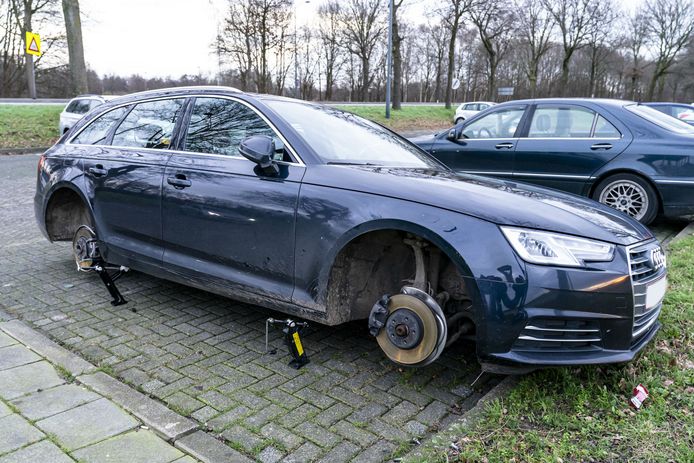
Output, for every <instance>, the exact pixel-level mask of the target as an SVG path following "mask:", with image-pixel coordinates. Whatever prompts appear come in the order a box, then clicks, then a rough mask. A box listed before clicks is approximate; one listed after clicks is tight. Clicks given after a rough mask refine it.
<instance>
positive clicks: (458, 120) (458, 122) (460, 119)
mask: <svg viewBox="0 0 694 463" xmlns="http://www.w3.org/2000/svg"><path fill="white" fill-rule="evenodd" d="M464 120H465V119H463V118H462V117H459V118H458V119H456V120H455V125H458V124H460V123H461V122H463V121H464Z"/></svg>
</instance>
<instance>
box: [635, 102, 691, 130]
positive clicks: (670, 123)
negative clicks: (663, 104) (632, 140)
mask: <svg viewBox="0 0 694 463" xmlns="http://www.w3.org/2000/svg"><path fill="white" fill-rule="evenodd" d="M625 108H626V109H627V111H630V112H632V113H634V114H636V115H637V116H640V117H642V118H643V119H646V120H647V121H649V122H652V123H654V124H655V125H657V126H658V127H661V128H663V129H665V130H669V131H670V132H675V133H686V134H694V127H692V126H690V125H688V124H687V123H686V122H682V121H680V120H678V119H675V118H674V117H672V116H668V115H667V114H663V113H661V112H660V111H657V110H655V109H653V108H650V107H648V106H644V105H639V104H630V105H627V106H625Z"/></svg>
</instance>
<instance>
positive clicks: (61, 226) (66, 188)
mask: <svg viewBox="0 0 694 463" xmlns="http://www.w3.org/2000/svg"><path fill="white" fill-rule="evenodd" d="M59 201H62V202H59ZM43 219H44V227H45V229H46V235H47V236H48V239H49V240H50V241H51V242H54V241H69V240H72V235H73V234H74V232H75V231H76V230H77V227H79V226H80V225H84V224H88V225H91V226H96V223H95V221H94V213H93V211H92V209H91V206H90V204H89V201H88V200H87V198H86V197H85V195H84V193H83V192H82V191H81V190H80V189H79V188H78V187H77V186H76V185H75V184H74V183H71V182H67V181H65V182H59V183H56V184H55V185H53V186H52V187H51V189H50V190H49V191H48V193H47V194H46V199H45V201H44V206H43Z"/></svg>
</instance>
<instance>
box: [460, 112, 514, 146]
mask: <svg viewBox="0 0 694 463" xmlns="http://www.w3.org/2000/svg"><path fill="white" fill-rule="evenodd" d="M524 112H525V107H513V108H504V109H501V110H498V111H494V112H493V113H491V114H487V115H486V116H484V117H482V118H481V119H477V120H476V121H474V122H472V123H471V124H469V125H467V126H465V128H464V129H463V132H462V134H461V137H460V138H462V139H468V138H472V139H475V138H513V137H514V136H515V133H516V129H517V128H518V124H519V123H520V120H521V118H522V117H523V113H524Z"/></svg>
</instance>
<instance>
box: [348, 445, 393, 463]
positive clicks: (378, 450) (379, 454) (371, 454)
mask: <svg viewBox="0 0 694 463" xmlns="http://www.w3.org/2000/svg"><path fill="white" fill-rule="evenodd" d="M395 449H396V445H395V444H393V443H392V442H388V441H384V440H382V441H380V442H377V443H375V444H374V445H372V446H371V447H369V448H367V449H366V450H364V451H363V452H361V453H360V454H359V455H357V456H356V457H355V458H354V460H352V463H372V462H374V461H386V460H387V459H388V457H389V456H390V455H392V453H393V452H394V451H395Z"/></svg>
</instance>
